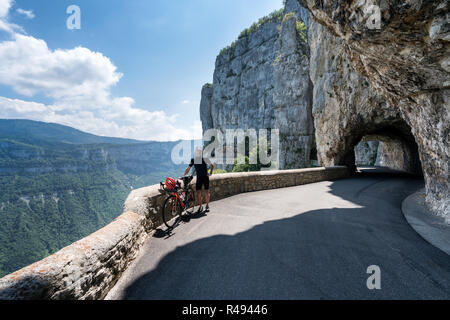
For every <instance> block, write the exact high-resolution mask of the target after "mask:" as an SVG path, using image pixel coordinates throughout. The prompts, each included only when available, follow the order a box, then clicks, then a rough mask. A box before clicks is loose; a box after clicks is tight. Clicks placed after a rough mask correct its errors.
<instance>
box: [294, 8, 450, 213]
mask: <svg viewBox="0 0 450 320" xmlns="http://www.w3.org/2000/svg"><path fill="white" fill-rule="evenodd" d="M299 2H300V3H302V4H303V5H304V6H305V7H307V8H308V9H309V10H310V12H311V13H312V15H313V17H314V19H315V20H316V21H318V22H319V23H320V24H321V25H320V26H319V25H318V24H317V23H313V24H312V25H313V26H312V27H311V29H315V31H313V32H312V36H311V39H316V40H315V42H316V44H317V43H319V44H320V45H316V46H315V48H312V59H311V61H312V62H314V56H316V57H320V56H327V57H329V54H325V53H324V54H320V51H322V52H326V51H329V52H332V51H336V50H337V52H336V53H337V54H334V58H335V59H336V58H337V59H338V61H336V62H335V63H333V62H332V61H331V62H330V63H331V64H332V66H331V68H335V69H336V70H337V71H338V73H335V75H337V78H336V77H334V78H333V77H327V72H326V70H323V71H314V70H320V69H321V68H322V69H329V68H330V63H327V62H326V61H324V60H323V59H322V61H320V59H318V61H317V63H316V66H315V67H314V66H313V65H312V66H311V70H312V72H311V75H312V78H313V82H314V83H315V99H314V116H315V119H316V120H315V125H316V128H317V132H316V137H322V136H325V137H326V138H321V139H320V141H319V138H318V141H317V145H318V153H319V157H320V158H321V161H322V162H323V163H324V164H338V163H339V164H344V163H348V164H350V163H352V162H353V159H352V154H353V152H351V149H352V148H353V146H354V144H355V142H356V141H357V140H358V139H360V136H361V134H362V133H361V131H363V132H367V131H373V132H376V131H377V132H378V133H383V132H389V133H394V134H396V135H397V136H398V137H400V138H401V139H402V140H403V141H404V142H405V143H406V144H407V145H408V146H409V149H414V146H415V145H416V144H417V146H418V151H419V155H420V160H421V163H422V169H423V172H424V176H425V181H426V191H427V203H428V205H429V206H430V208H431V209H433V210H434V211H435V212H437V213H441V214H444V215H448V214H449V212H450V200H449V178H448V177H449V171H448V164H449V153H450V151H449V145H448V141H449V120H450V119H449V118H450V112H449V105H450V91H449V90H450V89H449V87H450V67H449V66H450V54H449V41H450V33H449V32H450V25H449V23H448V21H449V12H450V3H449V2H448V1H419V0H411V1H408V2H405V1H400V0H390V1H381V2H380V1H369V0H367V1H350V2H342V1H340V2H336V1H334V0H323V1H320V2H318V1H315V0H300V1H299ZM370 5H375V6H372V7H370ZM368 9H370V10H368ZM378 13H379V16H378ZM378 18H379V19H378ZM378 24H379V25H378ZM323 26H325V28H326V30H327V31H326V32H324V27H323ZM321 36H322V37H326V38H327V39H328V41H329V42H330V43H332V44H333V45H332V47H331V48H329V49H323V50H320V47H325V46H328V47H330V45H328V44H327V41H325V40H324V41H320V40H318V39H317V38H318V37H321ZM312 46H313V45H312ZM317 51H319V54H318V53H317ZM333 64H335V66H333ZM352 69H353V70H356V71H357V72H358V73H359V74H361V76H359V75H358V74H357V73H356V72H353V71H351V70H352ZM321 75H322V77H321ZM352 77H360V80H359V81H360V82H361V85H364V86H366V87H367V90H364V89H363V88H360V89H362V90H358V91H357V92H360V93H358V97H361V98H363V99H360V101H354V103H352V105H353V106H361V107H358V108H355V107H351V108H352V110H349V108H344V109H342V108H340V107H339V106H342V105H343V104H342V103H344V105H349V103H345V102H344V101H345V99H347V98H352V97H351V94H352V93H351V92H350V90H351V91H352V92H355V91H354V89H355V88H353V87H352V86H348V83H349V82H348V81H346V79H348V78H352ZM364 79H367V80H368V81H367V83H366V82H365V81H364ZM321 87H322V88H333V87H335V88H337V87H339V90H337V89H336V90H333V91H329V92H324V93H325V94H323V95H318V94H317V93H318V91H319V90H320V88H321ZM372 88H373V89H372ZM375 90H377V92H380V93H382V95H381V94H378V93H375ZM367 91H370V92H367ZM364 92H367V93H364ZM336 94H339V96H336ZM321 96H322V97H323V99H324V100H325V101H320V97H321ZM342 96H346V97H345V98H343V97H342ZM316 97H318V98H316ZM354 98H356V97H354ZM330 99H336V100H338V101H337V103H328V101H330ZM340 101H342V103H340ZM367 102H369V103H367ZM370 105H372V106H375V105H378V107H373V108H372V107H367V106H370ZM361 128H364V129H363V130H361ZM327 132H333V135H336V137H333V136H331V134H329V135H328V136H327ZM409 132H410V133H409Z"/></svg>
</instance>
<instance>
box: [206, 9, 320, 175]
mask: <svg viewBox="0 0 450 320" xmlns="http://www.w3.org/2000/svg"><path fill="white" fill-rule="evenodd" d="M288 10H290V11H288ZM292 11H293V12H294V15H292V14H291V15H288V16H286V14H287V13H289V12H292ZM308 15H309V13H308V12H307V11H306V10H305V9H304V8H302V7H301V6H300V5H298V3H297V2H296V1H288V2H287V6H286V9H285V10H284V12H280V13H279V14H278V16H277V17H276V18H274V19H271V20H270V21H267V22H265V23H263V24H261V25H259V26H258V27H257V28H256V30H253V31H252V32H251V33H249V34H248V35H246V36H244V37H241V38H240V39H238V40H237V41H236V42H235V43H234V44H233V45H232V46H231V47H229V48H227V49H225V50H224V51H223V52H221V54H219V56H218V57H217V60H216V68H215V72H214V81H213V84H212V85H206V86H205V87H204V88H203V90H202V101H201V108H200V109H201V120H202V123H203V130H206V129H210V128H214V129H220V130H225V129H243V130H246V129H257V130H258V129H266V128H271V129H279V130H280V137H281V141H280V167H281V168H302V167H307V166H309V163H310V153H311V149H312V148H313V145H314V127H313V121H312V114H311V106H312V84H311V82H310V80H309V48H308V46H307V41H306V40H307V39H306V38H305V32H306V31H305V30H304V31H302V30H299V29H300V28H298V25H297V22H301V20H300V18H297V17H301V16H304V17H305V16H306V17H308ZM305 20H307V18H305ZM307 23H308V21H307ZM299 26H301V25H299ZM302 32H303V34H302Z"/></svg>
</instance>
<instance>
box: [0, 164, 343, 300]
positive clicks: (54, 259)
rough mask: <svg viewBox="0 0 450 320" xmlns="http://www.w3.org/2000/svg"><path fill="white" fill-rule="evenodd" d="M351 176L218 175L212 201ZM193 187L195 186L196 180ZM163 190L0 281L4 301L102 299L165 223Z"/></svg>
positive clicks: (137, 195) (138, 196) (133, 196)
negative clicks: (102, 226) (162, 214)
mask: <svg viewBox="0 0 450 320" xmlns="http://www.w3.org/2000/svg"><path fill="white" fill-rule="evenodd" d="M347 176H348V170H347V168H346V167H331V168H314V169H299V170H286V171H266V172H248V173H231V174H219V175H215V176H213V177H211V193H212V198H211V199H212V201H214V200H219V199H223V198H226V197H229V196H232V195H236V194H239V193H243V192H252V191H259V190H267V189H275V188H285V187H291V186H296V185H302V184H308V183H314V182H319V181H325V180H334V179H339V178H345V177H347ZM193 183H195V181H193ZM158 190H159V186H157V185H155V186H150V187H146V188H142V189H138V190H134V191H132V192H131V193H130V195H129V196H128V198H127V200H126V202H125V204H124V213H123V214H122V215H121V216H120V217H118V218H117V219H116V220H114V221H113V222H112V223H111V224H109V225H107V226H106V227H104V228H103V229H101V230H99V231H97V232H95V233H93V234H91V235H90V236H88V237H86V238H84V239H82V240H80V241H77V242H75V243H73V244H72V245H70V246H68V247H66V248H64V249H62V250H60V251H58V252H57V253H55V254H53V255H51V256H49V257H47V258H45V259H43V260H41V261H38V262H36V263H34V264H32V265H30V266H28V267H25V268H23V269H22V270H19V271H17V272H15V273H12V274H10V275H7V276H6V277H4V278H2V279H0V299H2V300H11V299H27V300H30V299H41V300H43V299H80V300H89V299H102V298H104V297H105V296H106V294H107V293H108V291H109V290H110V289H111V288H112V287H113V286H114V285H115V283H116V282H117V280H118V279H119V278H120V276H121V275H122V273H123V272H124V271H125V269H126V268H127V267H128V266H129V265H130V263H131V262H132V261H133V260H134V259H135V257H136V255H137V253H138V251H139V249H140V247H141V245H142V244H143V243H144V241H145V240H146V238H147V235H148V233H149V232H151V231H152V230H155V229H156V228H157V227H158V226H160V225H161V224H162V219H161V215H160V212H161V206H162V204H163V201H164V195H162V194H161V193H160V192H159V191H158Z"/></svg>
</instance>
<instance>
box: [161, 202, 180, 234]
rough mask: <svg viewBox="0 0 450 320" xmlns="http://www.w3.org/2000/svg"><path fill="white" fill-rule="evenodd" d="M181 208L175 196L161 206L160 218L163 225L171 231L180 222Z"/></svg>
mask: <svg viewBox="0 0 450 320" xmlns="http://www.w3.org/2000/svg"><path fill="white" fill-rule="evenodd" d="M182 208H183V206H182V205H181V202H180V200H179V199H178V198H177V197H176V196H170V197H168V198H167V199H166V201H165V202H164V206H163V211H162V218H163V222H164V224H165V225H166V226H167V228H169V229H173V228H174V227H175V226H176V225H177V224H178V223H179V222H180V220H181V213H182V211H183V209H182Z"/></svg>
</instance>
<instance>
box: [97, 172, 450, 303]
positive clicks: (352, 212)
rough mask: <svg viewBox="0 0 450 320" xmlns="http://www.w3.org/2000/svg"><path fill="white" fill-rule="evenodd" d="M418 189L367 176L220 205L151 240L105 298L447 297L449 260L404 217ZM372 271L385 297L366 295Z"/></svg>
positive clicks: (395, 177) (402, 178)
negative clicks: (405, 202) (372, 269)
mask: <svg viewBox="0 0 450 320" xmlns="http://www.w3.org/2000/svg"><path fill="white" fill-rule="evenodd" d="M421 187H423V181H422V180H419V179H417V178H413V177H410V176H407V175H402V174H394V173H392V174H386V173H379V172H377V173H370V171H367V172H366V173H364V174H360V175H357V176H355V177H353V178H350V179H344V180H338V181H334V182H321V183H314V184H309V185H304V186H298V187H292V188H285V189H277V190H268V191H261V192H253V193H246V194H240V195H237V196H233V197H230V198H227V199H224V200H221V201H217V202H214V203H212V204H211V212H210V213H207V214H206V215H200V216H196V217H194V218H192V219H191V220H190V221H186V222H184V223H182V224H181V225H180V226H178V227H177V228H176V229H175V230H174V231H173V233H172V234H171V235H170V236H169V237H162V238H158V237H151V238H150V239H149V240H148V241H147V242H146V244H145V245H144V247H143V248H142V249H141V252H140V256H139V257H138V258H137V259H136V261H135V262H134V263H133V264H132V265H131V267H130V268H129V269H128V270H127V271H126V272H125V273H124V275H123V276H122V277H121V279H120V280H119V282H118V283H117V284H116V286H115V287H114V288H113V289H112V290H111V291H110V293H109V294H108V296H107V297H106V299H133V300H140V299H183V300H184V299H189V300H191V299H194V300H197V299H206V300H208V299H244V300H245V299H256V300H259V299H449V298H450V256H448V255H447V254H445V253H444V252H442V251H440V250H439V249H437V248H435V247H433V246H432V245H431V244H429V243H428V242H426V241H425V240H424V239H422V238H421V237H420V236H419V235H418V234H417V233H416V232H415V231H414V230H413V229H412V228H411V227H410V226H409V224H408V223H407V222H406V220H405V218H404V217H403V214H402V212H401V209H400V208H401V202H402V200H404V199H405V198H406V197H407V196H408V195H409V194H411V193H413V192H415V191H417V190H418V189H420V188H421ZM157 234H158V233H157ZM373 265H375V266H378V267H379V268H380V271H381V278H380V280H381V289H380V290H377V289H374V290H369V289H368V287H367V280H368V278H369V277H370V276H371V274H368V273H367V271H368V270H367V269H368V267H369V266H373Z"/></svg>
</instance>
